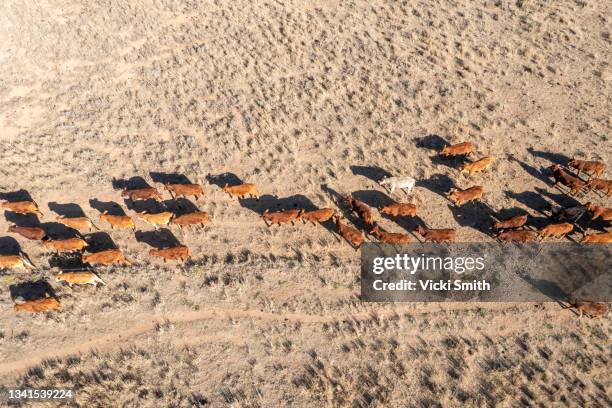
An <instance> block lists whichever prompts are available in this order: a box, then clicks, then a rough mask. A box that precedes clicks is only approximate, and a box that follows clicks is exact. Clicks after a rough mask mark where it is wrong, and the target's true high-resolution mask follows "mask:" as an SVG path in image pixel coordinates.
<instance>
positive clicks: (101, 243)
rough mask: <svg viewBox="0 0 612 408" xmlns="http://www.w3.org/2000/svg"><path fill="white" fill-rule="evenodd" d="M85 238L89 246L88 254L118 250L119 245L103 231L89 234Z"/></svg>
mask: <svg viewBox="0 0 612 408" xmlns="http://www.w3.org/2000/svg"><path fill="white" fill-rule="evenodd" d="M84 238H85V241H86V242H87V245H88V246H87V251H88V252H93V253H95V252H101V251H107V250H109V249H118V247H117V244H115V241H113V239H112V238H111V236H110V235H109V234H108V233H106V232H103V231H100V232H93V233H91V234H87V235H85V237H84Z"/></svg>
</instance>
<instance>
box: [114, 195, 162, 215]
mask: <svg viewBox="0 0 612 408" xmlns="http://www.w3.org/2000/svg"><path fill="white" fill-rule="evenodd" d="M123 203H124V204H125V206H126V207H127V209H128V210H131V211H134V212H137V213H143V212H146V213H148V214H158V213H160V212H163V211H166V206H165V205H164V203H163V202H160V201H157V200H155V199H154V198H149V199H147V200H136V201H132V200H130V199H128V198H126V199H125V200H123Z"/></svg>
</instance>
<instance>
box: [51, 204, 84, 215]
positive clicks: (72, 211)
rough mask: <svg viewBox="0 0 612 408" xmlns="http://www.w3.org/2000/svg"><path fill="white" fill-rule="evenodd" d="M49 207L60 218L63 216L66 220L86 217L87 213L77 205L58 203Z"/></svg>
mask: <svg viewBox="0 0 612 408" xmlns="http://www.w3.org/2000/svg"><path fill="white" fill-rule="evenodd" d="M48 206H49V209H50V210H51V211H53V212H54V213H56V214H57V215H58V216H63V217H66V218H74V217H85V216H86V215H85V211H83V208H81V206H80V205H78V204H75V203H68V204H60V203H56V202H50V203H49V204H48Z"/></svg>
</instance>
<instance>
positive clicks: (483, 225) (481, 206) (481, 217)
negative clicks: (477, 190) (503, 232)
mask: <svg viewBox="0 0 612 408" xmlns="http://www.w3.org/2000/svg"><path fill="white" fill-rule="evenodd" d="M448 208H449V210H450V211H451V213H452V214H453V218H454V219H455V221H456V222H457V224H459V225H460V226H461V227H471V228H474V229H476V230H478V231H480V232H482V233H483V234H486V235H491V234H492V228H491V219H492V217H491V215H492V214H494V213H495V211H494V210H493V209H492V208H491V207H490V206H489V205H488V204H487V203H485V202H482V201H470V202H467V203H465V204H463V205H461V206H455V205H453V204H449V205H448Z"/></svg>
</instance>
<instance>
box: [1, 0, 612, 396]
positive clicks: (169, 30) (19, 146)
mask: <svg viewBox="0 0 612 408" xmlns="http://www.w3.org/2000/svg"><path fill="white" fill-rule="evenodd" d="M611 11H612V9H611V5H610V4H609V2H586V1H573V0H562V1H556V2H549V1H542V0H531V1H514V2H502V1H492V0H491V1H489V0H481V1H467V0H458V1H452V2H448V1H416V2H394V1H383V0H380V1H379V0H377V1H365V0H346V1H344V0H343V1H338V2H326V1H311V2H303V1H297V0H291V1H282V2H280V1H246V0H237V1H233V2H220V1H216V0H202V1H200V0H194V1H178V0H176V1H175V0H138V1H130V2H117V1H114V0H97V1H93V2H92V1H88V2H74V1H71V2H68V1H66V0H41V1H37V2H22V1H15V0H7V1H2V2H1V4H0V43H2V44H3V45H5V46H3V47H2V51H0V129H1V132H0V162H1V163H2V165H1V166H0V192H1V193H2V194H4V193H6V192H13V191H17V190H25V191H27V192H28V193H29V194H30V195H31V196H32V197H33V198H34V199H35V200H36V201H37V202H38V203H39V204H40V205H41V210H42V211H43V212H44V213H45V217H44V218H43V219H42V222H43V223H44V224H45V226H46V227H48V228H51V229H57V228H58V226H57V225H55V224H54V216H55V215H56V210H54V208H57V206H56V207H53V205H52V204H51V203H59V204H68V203H72V204H75V205H77V206H79V207H80V209H81V210H82V211H83V213H84V214H85V215H87V216H90V217H91V218H92V219H94V222H96V221H97V217H98V214H99V207H100V205H101V203H109V202H117V203H118V204H120V205H121V206H122V207H123V209H124V210H125V211H126V212H127V213H128V214H130V215H133V214H134V212H133V209H132V208H129V206H128V205H127V204H128V203H126V202H124V201H123V200H121V198H120V196H119V191H118V189H119V185H121V184H123V183H122V182H121V181H122V180H124V181H125V180H129V179H130V178H132V177H136V176H138V177H142V178H143V179H144V180H145V181H146V182H148V183H150V184H155V183H154V179H155V177H154V176H155V174H154V173H155V172H163V173H179V174H184V175H186V176H187V177H188V178H189V179H190V181H192V182H200V183H202V184H204V185H205V190H206V192H205V196H204V197H203V198H202V199H201V200H200V201H199V202H197V203H192V204H195V205H196V206H197V207H198V208H199V209H201V210H203V211H207V212H208V213H209V214H210V215H211V218H212V223H211V224H210V225H209V226H207V227H205V228H203V229H184V230H181V231H178V230H171V231H170V234H171V236H172V237H173V238H175V239H176V240H177V241H179V242H181V243H183V244H185V245H187V246H189V248H190V249H191V251H192V253H193V254H194V261H193V263H191V264H188V265H187V266H186V267H183V266H176V265H174V264H169V265H164V264H162V263H161V262H158V261H156V260H150V259H149V258H148V256H147V252H148V250H149V249H150V248H151V246H150V245H149V244H147V243H146V242H145V241H143V240H140V241H139V240H137V239H136V236H135V234H134V233H133V232H131V231H117V230H113V231H110V230H108V227H107V226H106V225H100V226H101V227H102V228H103V229H104V230H105V231H104V232H105V233H107V234H108V235H104V234H98V235H95V236H90V238H92V237H93V238H95V240H100V241H104V242H106V243H109V242H110V243H113V244H114V245H116V246H118V247H119V248H121V249H122V250H123V251H125V253H126V256H127V257H128V259H130V260H132V261H134V262H135V264H136V266H134V267H132V268H100V269H99V270H97V272H98V273H99V274H100V276H101V277H102V278H103V279H104V280H105V281H106V282H108V286H106V287H102V288H98V289H94V288H75V289H74V290H70V289H68V288H67V287H65V286H62V285H59V284H56V283H55V282H53V281H51V278H52V275H53V270H52V266H54V265H55V264H56V261H57V260H55V259H53V257H52V256H50V254H47V253H45V252H43V251H42V249H41V248H40V246H39V245H37V244H36V243H33V242H25V241H23V240H21V239H20V238H16V239H17V241H16V242H17V243H18V245H19V246H20V247H21V249H22V250H23V251H24V252H26V253H27V254H28V255H29V256H30V257H31V259H32V260H33V261H34V263H35V264H36V265H37V269H36V271H34V272H27V273H4V272H3V273H2V275H1V276H0V293H1V294H2V295H1V296H0V321H2V322H3V324H2V325H1V326H0V377H1V378H2V380H0V383H2V384H3V385H14V384H15V383H21V384H26V385H40V386H43V385H44V386H50V385H52V384H57V385H60V384H62V385H65V386H74V387H78V388H79V391H80V394H79V399H78V403H79V404H80V405H81V406H95V405H101V406H103V405H108V404H107V403H110V404H115V402H117V403H119V404H124V405H126V406H133V405H137V404H140V405H143V406H163V405H168V406H172V405H173V404H175V405H176V406H180V405H185V406H191V405H194V404H198V403H204V402H207V404H208V405H211V406H223V405H228V404H229V405H233V406H257V405H259V406H275V405H292V406H312V405H315V404H316V405H329V406H368V405H371V406H382V405H385V406H429V405H435V404H440V405H443V406H457V405H472V406H494V405H497V406H520V405H524V406H552V405H555V406H606V405H610V401H609V399H608V397H607V395H608V394H609V391H608V390H609V386H610V378H609V362H608V360H609V358H610V356H609V337H610V318H609V317H605V318H603V319H600V320H593V321H591V320H584V319H583V320H577V319H576V318H575V316H574V315H573V314H572V313H571V312H570V311H568V310H562V309H560V308H559V307H558V305H555V304H546V305H531V304H526V305H505V304H487V305H472V304H470V305H464V304H451V305H437V304H405V305H386V304H363V303H361V302H359V299H358V297H357V291H358V287H359V286H358V266H357V256H356V254H355V252H354V251H353V250H352V249H350V248H348V246H347V245H346V244H345V243H344V242H341V241H339V240H337V239H336V238H335V237H334V236H333V235H332V234H330V233H329V232H328V230H326V229H324V228H322V227H318V226H317V227H314V226H311V225H306V226H301V225H299V226H294V227H291V226H287V227H282V228H277V227H272V228H266V227H265V225H264V224H263V222H262V221H261V219H260V218H259V215H260V214H261V212H263V210H264V209H265V208H270V209H271V210H275V209H286V208H292V207H294V206H300V207H307V208H310V207H313V206H335V205H336V203H335V201H336V200H337V196H338V194H345V193H348V192H351V193H353V194H354V195H355V196H356V197H358V198H361V199H364V200H365V201H367V202H368V204H371V205H372V206H375V207H378V206H380V205H381V204H385V203H386V202H388V201H389V200H390V199H391V198H397V197H389V196H388V195H387V194H386V193H384V192H383V190H382V188H380V187H379V186H378V185H377V183H376V182H375V180H377V179H378V178H380V177H381V176H382V175H384V174H385V173H386V172H389V173H391V174H394V175H395V174H406V175H412V176H414V177H415V178H417V179H418V180H419V183H418V184H417V187H416V189H415V193H414V196H413V197H412V198H411V200H414V202H415V203H417V205H418V206H419V210H418V214H419V217H420V218H421V219H422V220H423V221H424V222H425V223H426V224H428V225H429V226H431V227H433V228H445V227H459V231H458V240H459V241H483V240H490V239H491V238H490V236H489V233H490V231H489V229H488V228H489V227H488V225H489V224H490V222H491V214H490V213H489V211H490V210H494V211H498V210H501V209H514V210H521V211H526V212H528V213H529V214H530V215H531V218H530V224H532V226H534V227H540V226H542V225H543V224H544V223H546V222H547V220H548V216H549V215H550V207H551V206H558V205H575V204H576V201H575V200H574V199H572V198H570V197H568V196H567V195H566V194H564V193H563V192H561V191H559V190H557V189H554V188H552V187H551V186H550V182H549V177H548V174H547V173H546V170H545V167H547V166H549V165H551V164H552V163H562V164H564V163H565V162H566V161H567V159H568V158H570V157H571V156H577V157H579V158H585V159H591V160H595V159H598V160H603V161H605V162H607V163H608V164H610V163H612V161H611V160H610V159H611V153H612V152H611V150H610V149H609V145H610V139H609V135H608V133H609V130H610V120H609V112H610V91H611V89H610V87H611V86H612V81H611V80H612V73H611V72H612V71H611V69H612V68H611V67H610V63H609V61H610V45H611V44H610V30H609V20H610V18H609V16H610V14H611ZM464 140H470V141H472V142H474V143H475V145H476V146H477V152H476V156H478V157H480V156H483V155H492V156H495V157H496V159H497V160H496V161H495V163H494V164H493V166H492V168H491V169H490V170H488V171H486V172H484V173H482V174H478V175H474V176H471V177H468V176H465V175H460V174H459V172H458V168H459V167H460V165H461V163H460V162H459V161H453V160H448V161H447V160H441V159H439V158H438V157H437V156H436V154H435V150H436V149H437V148H439V147H441V145H442V144H443V143H444V142H460V141H464ZM209 173H210V174H212V175H219V174H224V173H226V174H225V178H228V179H234V180H235V179H237V178H238V179H241V180H242V181H245V182H254V183H256V184H257V185H258V186H259V188H260V190H261V191H262V193H263V196H262V200H261V201H260V202H255V201H253V200H245V201H242V202H238V201H237V200H231V199H229V198H228V197H227V196H225V195H223V194H222V193H221V191H220V189H219V188H218V186H217V185H215V184H214V183H210V182H209V181H210V180H212V179H207V177H206V176H207V175H208V174H209ZM605 177H606V178H610V172H609V171H608V172H607V173H606V175H605ZM475 184H478V185H483V186H485V187H486V189H487V193H486V194H485V199H484V202H485V203H486V204H487V206H488V207H485V206H471V205H466V206H464V207H462V208H461V209H457V208H454V207H452V206H449V203H448V201H447V200H446V198H445V197H444V194H445V193H446V192H447V191H448V190H449V189H450V188H451V187H459V188H466V187H469V186H471V185H475ZM580 200H581V202H584V201H586V200H592V201H594V202H595V203H597V204H601V205H608V204H609V203H608V202H606V201H605V200H604V199H603V198H601V197H597V196H595V195H593V194H591V195H589V196H587V197H584V198H581V199H580ZM165 204H167V205H171V204H172V203H170V202H166V203H165ZM608 206H609V205H608ZM347 215H348V214H347ZM15 221H19V222H24V223H26V222H29V221H28V220H15V219H13V218H11V217H10V216H9V215H7V217H6V220H5V219H2V220H0V231H4V230H6V228H7V226H8V224H9V223H11V222H15ZM30 221H31V220H30ZM100 224H101V223H100ZM381 224H382V226H383V228H385V230H388V231H392V232H400V231H405V230H407V231H411V230H412V229H413V227H414V225H412V224H410V223H409V222H401V221H400V222H395V221H393V220H390V219H382V221H381ZM604 227H605V225H604V224H601V223H598V224H595V225H592V226H591V228H594V229H603V228H604ZM138 229H139V230H150V227H149V226H147V225H145V224H143V223H140V222H138ZM578 236H579V232H577V233H576V234H574V235H573V236H572V237H571V238H576V237H578ZM153 238H159V237H156V236H153ZM2 239H3V241H2V244H3V245H4V243H11V242H12V241H10V240H6V239H4V238H2ZM0 249H4V248H0ZM38 280H42V281H45V280H50V286H51V289H52V290H54V291H55V292H56V294H57V295H58V296H59V297H60V299H61V301H62V304H63V306H64V310H63V311H62V312H59V313H58V312H53V313H49V314H45V315H37V316H29V315H28V316H26V315H17V316H16V315H15V314H14V313H13V311H12V302H13V299H11V297H10V291H11V287H14V286H15V285H19V284H24V283H28V282H35V281H38ZM91 349H94V350H97V352H94V353H91ZM49 359H51V360H49ZM45 360H47V361H46V362H43V363H41V362H42V361H45ZM32 367H34V368H32ZM28 370H29V371H28ZM160 373H162V374H163V377H161V376H160ZM41 376H42V377H41ZM121 387H123V388H121ZM136 389H138V392H137V391H136ZM141 389H142V390H143V389H146V390H147V392H146V393H140V391H141ZM121 390H123V392H122V391H121Z"/></svg>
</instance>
